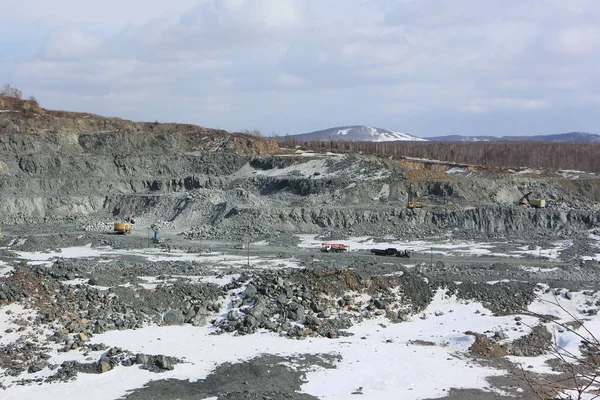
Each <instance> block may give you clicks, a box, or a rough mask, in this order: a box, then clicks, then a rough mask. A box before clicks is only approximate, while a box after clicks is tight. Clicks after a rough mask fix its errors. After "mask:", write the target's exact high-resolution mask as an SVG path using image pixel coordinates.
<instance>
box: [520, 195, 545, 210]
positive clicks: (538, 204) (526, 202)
mask: <svg viewBox="0 0 600 400" xmlns="http://www.w3.org/2000/svg"><path fill="white" fill-rule="evenodd" d="M531 193H532V192H529V193H525V194H524V195H523V197H521V199H520V200H519V205H521V206H523V207H535V208H546V199H530V198H529V196H531Z"/></svg>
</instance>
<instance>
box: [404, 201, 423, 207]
mask: <svg viewBox="0 0 600 400" xmlns="http://www.w3.org/2000/svg"><path fill="white" fill-rule="evenodd" d="M407 207H408V208H423V203H420V202H418V201H409V202H408V204H407Z"/></svg>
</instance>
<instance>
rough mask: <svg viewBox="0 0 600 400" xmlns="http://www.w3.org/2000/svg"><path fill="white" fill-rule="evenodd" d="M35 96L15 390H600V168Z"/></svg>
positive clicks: (9, 222)
mask: <svg viewBox="0 0 600 400" xmlns="http://www.w3.org/2000/svg"><path fill="white" fill-rule="evenodd" d="M26 104H27V102H22V101H16V100H14V101H12V102H6V103H3V105H2V108H3V109H2V113H1V114H0V196H1V199H2V201H1V202H0V225H1V227H2V233H1V235H0V397H1V398H3V399H17V398H19V399H22V398H29V399H35V398H40V399H41V398H59V397H61V398H64V397H65V396H71V397H72V398H81V397H83V396H85V397H86V398H89V399H121V398H122V399H169V398H178V399H211V400H212V399H219V400H222V399H228V400H229V399H348V398H353V397H355V396H362V397H363V398H367V399H390V398H406V399H437V398H450V399H509V398H525V399H538V398H544V399H546V398H548V399H549V398H565V399H566V398H569V396H572V397H571V398H588V397H585V396H587V395H589V396H593V395H594V393H596V392H595V390H597V389H598V385H597V382H596V379H595V373H596V371H598V350H599V349H598V347H597V345H598V342H597V341H596V340H595V337H594V334H598V332H600V331H599V330H598V329H600V319H598V317H597V313H598V307H599V306H600V292H599V291H598V289H599V288H600V274H599V269H600V264H599V261H600V203H599V201H600V179H599V177H598V175H596V174H595V173H593V172H590V171H576V170H550V169H539V168H527V167H514V166H507V167H506V168H498V167H494V168H491V167H486V166H483V165H470V164H459V163H454V162H446V161H440V160H429V159H422V158H418V159H417V158H410V157H403V158H393V157H381V156H378V155H376V154H367V153H362V154H361V153H359V152H327V151H315V150H314V149H312V148H308V147H305V146H295V147H285V146H283V145H282V144H281V143H278V142H277V141H276V140H275V139H270V138H261V137H256V136H252V135H248V134H236V133H229V132H225V131H220V130H213V129H207V128H200V127H196V126H192V125H182V124H159V123H138V122H131V121H125V120H121V119H117V118H104V117H99V116H96V115H93V114H80V113H69V112H55V111H48V110H44V109H41V108H39V107H38V108H36V107H35V106H29V107H24V106H25V105H26ZM541 200H543V202H542V201H541ZM410 203H412V205H411V206H409V204H410ZM125 223H127V224H129V228H128V229H125V230H124V231H116V230H115V227H116V225H115V224H125ZM120 227H121V228H122V225H120ZM125 231H126V232H125ZM323 243H329V247H328V248H327V250H331V249H333V248H336V247H335V246H333V247H332V246H331V245H332V244H334V245H343V246H342V247H339V248H340V249H342V250H340V251H339V252H338V251H322V250H323V247H322V244H323ZM377 249H379V250H380V251H379V254H378V253H377V251H373V250H377ZM383 249H398V250H399V251H398V252H395V251H389V252H386V251H384V250H383ZM400 251H402V252H400ZM400 254H402V256H400ZM588 384H589V385H588ZM578 391H579V392H578ZM398 396H400V397H398ZM577 396H580V397H577ZM589 398H592V397H589Z"/></svg>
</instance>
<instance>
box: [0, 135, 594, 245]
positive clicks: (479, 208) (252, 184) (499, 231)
mask: <svg viewBox="0 0 600 400" xmlns="http://www.w3.org/2000/svg"><path fill="white" fill-rule="evenodd" d="M270 146H271V143H270V142H269V141H264V140H260V139H256V138H254V139H252V138H250V137H248V136H244V135H231V134H226V133H222V132H220V131H214V132H208V133H207V132H195V133H189V132H169V131H165V129H158V128H157V132H138V131H136V132H112V133H111V132H108V133H107V132H98V133H89V132H83V133H82V132H68V133H65V134H62V133H61V134H58V133H53V132H48V133H45V134H43V135H39V134H23V133H0V196H1V198H2V201H1V202H0V215H1V216H2V223H3V224H6V223H23V222H28V223H35V222H49V221H59V222H60V221H81V222H82V223H89V222H107V221H108V222H111V221H113V220H118V219H121V218H123V217H125V216H136V217H137V218H141V219H142V220H144V221H147V222H153V221H156V220H162V221H169V222H171V223H172V224H173V226H175V227H177V228H179V229H182V230H186V231H189V232H194V233H195V234H198V235H201V236H224V237H238V236H240V237H241V236H244V237H246V236H248V235H250V236H261V235H269V234H271V233H273V232H277V231H281V232H299V233H300V232H301V233H315V232H322V231H324V230H341V231H345V232H347V233H349V234H370V235H377V234H382V235H383V234H396V235H410V236H422V235H431V234H439V233H443V232H452V231H454V232H456V233H457V234H458V233H460V234H463V235H469V234H470V235H478V234H486V235H490V236H507V235H511V234H513V233H523V234H532V232H546V233H547V232H550V233H567V232H569V231H571V230H576V229H588V228H590V227H592V226H595V225H596V224H598V222H599V220H598V210H597V206H596V202H598V201H599V200H600V198H599V197H600V179H597V178H594V177H588V178H586V179H579V180H567V179H559V178H556V177H554V178H548V177H522V176H515V175H511V174H507V173H503V174H490V173H479V174H477V173H474V172H472V171H470V172H469V174H468V175H466V176H455V175H448V174H445V173H443V171H442V169H441V167H439V168H438V169H440V171H437V170H436V171H434V172H435V175H431V174H432V171H429V174H430V175H431V176H429V175H427V177H425V178H426V179H420V180H419V179H418V178H419V176H418V173H419V171H416V170H414V169H413V170H409V171H408V173H407V169H406V168H405V167H403V166H402V165H401V164H398V163H395V162H394V161H392V160H385V159H378V158H375V157H369V156H359V155H345V156H319V155H314V156H312V157H306V156H303V155H290V154H287V155H279V156H270V155H269V156H267V155H261V154H264V153H269V152H275V153H283V152H284V150H277V151H274V149H273V148H272V147H270ZM524 190H529V191H534V192H535V193H536V195H538V196H543V197H545V198H547V199H548V200H549V202H550V205H551V206H550V208H548V209H533V208H522V207H518V206H516V205H515V204H516V203H517V202H518V200H519V198H520V197H521V196H522V193H523V191H524ZM410 200H416V201H422V202H424V203H425V205H426V207H425V208H423V209H417V210H409V209H407V208H406V203H407V201H410Z"/></svg>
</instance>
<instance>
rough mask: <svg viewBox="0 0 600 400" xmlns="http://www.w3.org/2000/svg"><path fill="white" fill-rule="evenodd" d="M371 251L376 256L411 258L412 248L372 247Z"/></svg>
mask: <svg viewBox="0 0 600 400" xmlns="http://www.w3.org/2000/svg"><path fill="white" fill-rule="evenodd" d="M371 253H373V254H375V255H376V256H391V257H400V258H410V250H398V249H396V248H394V247H389V248H387V249H371Z"/></svg>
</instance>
